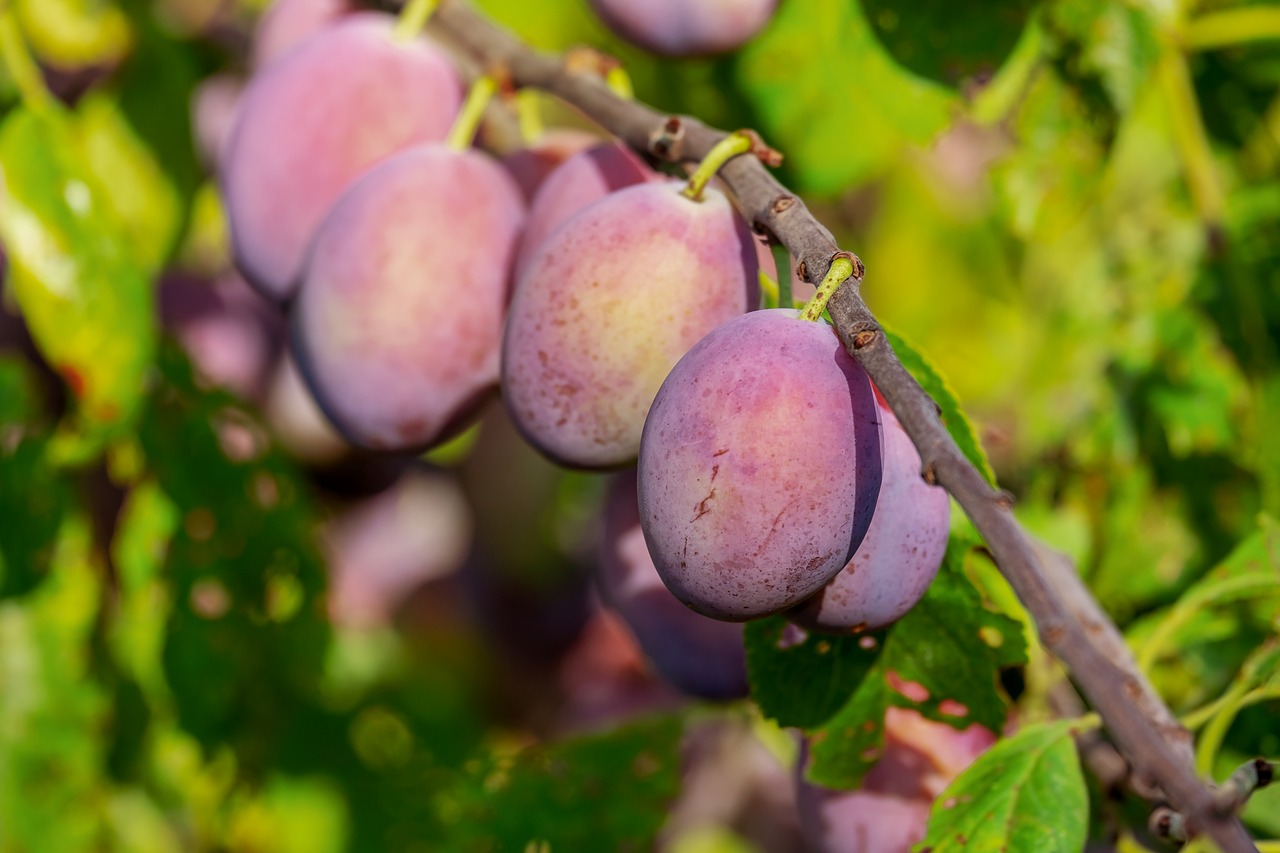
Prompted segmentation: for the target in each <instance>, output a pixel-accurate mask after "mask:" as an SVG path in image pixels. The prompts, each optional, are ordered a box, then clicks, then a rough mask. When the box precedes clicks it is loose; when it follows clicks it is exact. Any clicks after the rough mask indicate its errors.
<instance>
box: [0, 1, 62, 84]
mask: <svg viewBox="0 0 1280 853" xmlns="http://www.w3.org/2000/svg"><path fill="white" fill-rule="evenodd" d="M0 58H2V59H3V60H4V64H5V66H6V67H7V68H8V69H9V74H10V76H12V77H13V83H14V85H15V86H17V88H18V94H19V95H20V96H21V97H22V102H23V103H24V104H26V105H27V106H28V107H31V108H32V109H43V108H45V107H47V106H49V105H50V104H52V103H53V95H51V94H49V89H48V87H46V86H45V83H44V75H43V74H42V73H41V72H40V66H39V65H37V64H36V61H35V60H34V59H33V58H32V57H31V52H30V51H28V50H27V44H26V42H25V41H24V40H23V38H22V30H20V29H19V28H18V21H17V18H15V17H14V14H13V10H12V9H10V8H8V6H7V4H6V5H0Z"/></svg>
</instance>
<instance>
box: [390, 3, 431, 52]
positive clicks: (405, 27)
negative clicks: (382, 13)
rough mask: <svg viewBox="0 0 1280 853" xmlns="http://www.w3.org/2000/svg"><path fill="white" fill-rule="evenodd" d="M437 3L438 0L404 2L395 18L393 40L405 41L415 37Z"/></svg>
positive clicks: (425, 23)
mask: <svg viewBox="0 0 1280 853" xmlns="http://www.w3.org/2000/svg"><path fill="white" fill-rule="evenodd" d="M439 5H440V0H409V2H408V3H405V4H404V8H403V9H401V10H400V17H399V18H398V19H397V20H396V28H395V32H394V34H393V37H394V38H395V40H396V41H399V42H407V41H412V40H413V39H415V38H417V37H418V34H419V33H421V32H422V28H423V27H425V26H426V25H427V21H429V20H430V19H431V13H432V12H434V11H435V10H436V7H437V6H439Z"/></svg>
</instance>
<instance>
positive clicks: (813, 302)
mask: <svg viewBox="0 0 1280 853" xmlns="http://www.w3.org/2000/svg"><path fill="white" fill-rule="evenodd" d="M851 275H853V261H851V260H849V257H848V255H847V254H845V253H841V254H838V255H836V256H835V258H833V259H832V261H831V267H830V268H829V269H828V270H827V276H826V278H824V279H823V280H822V284H820V285H818V290H817V292H816V293H814V294H813V298H812V299H810V300H809V301H808V302H806V303H805V306H804V307H803V308H801V309H800V319H801V320H808V321H809V322H810V323H815V322H817V320H818V318H819V317H821V316H822V312H823V311H825V310H827V302H828V301H830V299H831V297H832V295H833V294H834V293H835V292H836V290H838V289H839V288H840V285H842V284H844V283H845V280H846V279H848V278H849V276H851Z"/></svg>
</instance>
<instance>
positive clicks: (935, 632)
mask: <svg viewBox="0 0 1280 853" xmlns="http://www.w3.org/2000/svg"><path fill="white" fill-rule="evenodd" d="M973 547H974V542H973V540H971V539H968V538H964V537H954V538H953V539H952V540H951V542H950V543H949V544H948V548H947V555H946V558H945V560H944V561H943V564H942V569H941V570H940V571H939V573H938V577H937V579H936V580H935V581H934V582H933V585H932V586H931V587H930V588H929V591H928V592H927V593H926V594H925V597H924V598H923V599H922V600H921V601H920V603H919V604H917V605H916V606H915V608H914V609H913V610H911V612H910V613H908V614H907V615H906V616H905V617H903V618H902V619H901V620H900V621H899V622H896V623H895V624H894V625H892V626H891V627H889V628H888V629H886V630H884V631H880V632H875V633H871V634H865V635H863V636H847V637H825V636H822V635H819V634H806V633H805V632H802V631H800V630H799V629H797V628H795V627H789V626H788V623H787V622H786V621H785V620H784V619H782V618H780V617H774V618H772V619H766V620H761V621H759V622H754V623H751V624H749V625H748V627H747V664H748V672H749V674H750V678H751V695H752V698H753V699H754V700H755V701H756V703H757V704H759V706H760V709H761V710H762V711H763V712H764V713H765V714H766V715H767V716H769V717H772V718H773V719H775V720H777V721H778V723H780V724H781V725H785V726H797V727H800V728H803V729H805V730H806V732H807V733H808V734H809V736H810V740H809V743H810V751H811V755H812V761H811V763H810V766H809V769H808V778H809V779H810V780H811V781H813V782H816V783H818V784H821V785H824V786H826V787H829V788H854V787H857V786H858V784H859V782H860V781H861V779H862V777H863V776H864V775H865V774H866V772H867V771H868V770H869V769H870V768H871V766H872V765H874V764H875V762H876V760H877V759H878V758H879V757H880V753H881V748H882V747H883V744H884V714H885V711H886V709H888V708H889V707H891V706H892V707H902V708H912V709H915V710H917V711H919V712H920V713H921V714H924V715H925V716H926V717H928V718H930V719H933V720H937V721H939V722H944V723H947V724H948V725H951V726H953V727H955V728H957V729H963V728H966V727H967V726H969V725H971V724H974V723H977V724H979V725H983V726H986V727H987V728H988V729H991V730H992V731H997V732H998V731H1000V730H1001V729H1003V727H1004V721H1005V715H1006V713H1007V709H1008V703H1007V701H1006V699H1005V698H1004V696H1003V694H1002V692H1001V690H1000V687H999V684H998V682H997V673H998V672H999V671H1000V670H1001V669H1003V668H1006V667H1012V666H1017V665H1019V664H1022V663H1025V662H1026V648H1025V644H1024V641H1023V634H1022V629H1021V626H1020V625H1019V624H1018V622H1017V621H1015V620H1013V619H1011V618H1009V617H1008V616H1004V615H1002V614H999V613H995V612H992V611H990V610H988V609H987V608H986V606H985V605H984V602H983V599H982V596H981V595H980V594H979V593H978V591H977V589H975V588H974V586H973V584H972V583H971V582H970V580H969V579H968V577H967V576H966V574H965V568H964V563H965V559H966V557H967V556H968V555H969V553H970V552H971V550H972V549H973Z"/></svg>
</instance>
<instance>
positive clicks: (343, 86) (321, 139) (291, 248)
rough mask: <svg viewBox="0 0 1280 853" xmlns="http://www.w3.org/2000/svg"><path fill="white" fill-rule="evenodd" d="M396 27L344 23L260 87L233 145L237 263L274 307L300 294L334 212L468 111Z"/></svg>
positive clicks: (456, 90) (424, 47) (455, 86)
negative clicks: (379, 170) (388, 160)
mask: <svg viewBox="0 0 1280 853" xmlns="http://www.w3.org/2000/svg"><path fill="white" fill-rule="evenodd" d="M394 23H395V19H394V18H393V17H391V16H390V15H383V14H377V13H373V12H369V13H359V14H354V15H350V16H348V17H346V18H343V19H342V20H341V21H339V22H338V23H336V24H333V25H332V26H330V27H327V28H326V29H324V30H322V31H321V32H319V33H317V34H316V35H314V36H313V37H311V38H309V39H307V40H306V41H305V42H303V43H302V44H300V45H299V46H298V47H297V49H296V50H292V51H289V53H288V54H287V55H286V56H283V57H281V58H280V60H279V61H278V62H273V63H271V65H269V66H268V67H267V68H265V69H263V70H262V71H261V72H259V73H258V74H257V75H255V76H254V78H253V79H252V80H251V81H250V83H249V85H248V87H246V89H245V91H244V94H243V97H242V99H241V102H240V107H239V110H238V114H237V118H236V123H235V127H234V128H233V129H232V132H231V137H230V139H229V140H228V142H227V146H226V157H225V160H224V162H223V167H224V168H223V172H222V185H223V190H224V193H225V196H226V207H227V217H228V220H229V223H230V226H231V242H232V248H233V250H234V253H235V257H236V261H237V263H238V265H239V267H240V270H241V272H242V273H244V275H245V277H246V278H248V279H249V281H250V282H251V283H252V284H253V285H254V286H255V287H257V288H258V289H259V290H261V292H262V293H263V294H264V295H266V296H268V297H269V298H272V299H275V300H277V301H284V300H287V299H288V298H289V297H290V296H292V294H293V292H294V291H295V290H296V288H297V284H298V278H299V275H300V273H301V271H302V264H303V257H304V254H305V252H306V249H307V246H308V244H309V243H310V242H311V238H312V235H313V234H314V232H315V229H316V227H317V226H318V225H319V224H320V221H321V220H322V219H323V218H324V216H325V214H326V213H327V212H328V210H329V208H330V207H331V206H332V205H333V203H334V202H335V201H337V199H338V196H339V195H341V194H342V192H343V190H345V189H346V188H347V187H348V186H350V185H351V183H352V182H353V181H354V180H355V179H356V178H358V177H359V176H360V175H361V174H363V173H364V172H365V171H366V170H367V169H368V168H369V167H370V166H372V165H373V164H374V163H376V162H377V161H379V160H382V159H383V158H385V157H387V156H388V155H390V154H393V153H395V152H397V151H399V150H401V149H403V148H406V147H408V146H410V145H413V144H415V143H421V142H429V141H433V140H439V139H443V138H444V136H445V134H446V133H448V131H449V128H450V125H451V124H452V122H453V119H454V116H455V114H456V113H457V111H458V107H459V103H460V100H461V94H460V91H461V87H460V84H459V82H458V78H457V74H456V73H455V72H454V70H453V66H452V64H451V63H450V62H449V60H448V59H447V58H446V57H445V55H444V54H443V53H442V52H441V51H440V50H439V49H437V48H436V47H434V46H432V45H431V44H430V43H429V42H427V41H426V40H425V39H423V38H418V39H414V40H412V41H408V42H399V41H397V40H396V39H395V38H394V36H393V32H392V30H393V26H394Z"/></svg>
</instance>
